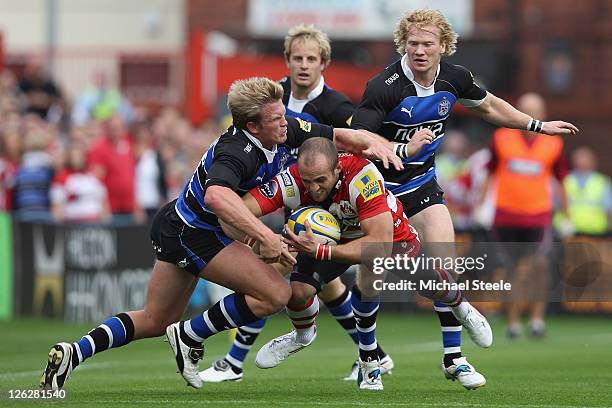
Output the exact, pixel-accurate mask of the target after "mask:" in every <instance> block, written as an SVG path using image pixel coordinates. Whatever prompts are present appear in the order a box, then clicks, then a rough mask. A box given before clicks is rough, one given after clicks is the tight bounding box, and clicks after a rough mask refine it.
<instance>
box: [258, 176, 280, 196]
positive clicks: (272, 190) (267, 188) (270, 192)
mask: <svg viewBox="0 0 612 408" xmlns="http://www.w3.org/2000/svg"><path fill="white" fill-rule="evenodd" d="M277 191H278V184H276V180H270V181H269V182H267V183H266V184H262V185H261V186H259V192H260V193H261V195H263V196H264V197H266V198H273V197H274V196H275V195H276V192H277Z"/></svg>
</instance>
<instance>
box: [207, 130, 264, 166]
mask: <svg viewBox="0 0 612 408" xmlns="http://www.w3.org/2000/svg"><path fill="white" fill-rule="evenodd" d="M214 149H215V150H214V153H215V156H220V155H230V156H234V157H237V158H240V159H246V158H250V157H253V158H255V157H256V156H257V149H258V147H257V146H256V145H255V144H254V143H253V142H252V141H251V140H250V139H249V138H248V137H247V135H246V134H245V133H244V132H243V131H242V130H240V129H238V128H237V127H235V126H230V127H229V128H228V129H227V131H226V132H225V133H224V134H222V135H221V137H219V140H218V141H217V143H216V145H215V146H214Z"/></svg>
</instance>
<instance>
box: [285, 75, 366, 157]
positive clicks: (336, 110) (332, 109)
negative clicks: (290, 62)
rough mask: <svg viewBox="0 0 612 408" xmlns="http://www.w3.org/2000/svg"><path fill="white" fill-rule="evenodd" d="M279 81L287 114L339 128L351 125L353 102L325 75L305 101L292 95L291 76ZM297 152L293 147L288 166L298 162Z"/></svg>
mask: <svg viewBox="0 0 612 408" xmlns="http://www.w3.org/2000/svg"><path fill="white" fill-rule="evenodd" d="M279 83H280V84H281V85H282V87H283V105H285V108H286V114H287V115H289V116H293V117H295V118H300V119H303V120H307V121H309V122H313V123H322V124H324V125H329V126H333V127H339V128H345V127H349V126H350V125H351V118H352V116H353V111H354V110H355V107H354V106H353V103H352V102H351V101H350V100H349V98H347V97H346V96H345V95H344V94H342V93H340V92H338V91H336V90H333V89H332V88H330V87H329V86H327V84H326V83H325V80H324V79H323V77H321V80H320V81H319V85H317V87H316V88H315V89H313V90H312V91H311V92H310V94H309V95H308V99H307V100H304V101H302V100H298V99H294V98H292V97H291V78H290V77H284V78H283V79H281V80H280V81H279ZM297 154H298V148H294V149H291V158H290V159H289V161H287V164H286V167H289V166H291V165H292V164H294V163H295V162H297Z"/></svg>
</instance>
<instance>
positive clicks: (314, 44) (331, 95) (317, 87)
mask: <svg viewBox="0 0 612 408" xmlns="http://www.w3.org/2000/svg"><path fill="white" fill-rule="evenodd" d="M284 46H285V50H284V55H285V60H286V63H287V69H288V70H289V76H287V77H285V78H283V79H282V80H281V81H280V84H281V85H282V87H283V91H284V92H283V104H284V105H285V106H286V109H287V115H290V116H294V117H296V118H300V119H303V120H307V121H309V122H312V123H322V124H325V125H330V126H334V127H343V128H344V127H349V125H350V121H351V116H352V114H353V110H354V106H353V104H352V102H351V101H350V100H349V99H348V98H347V97H346V96H345V95H343V94H342V93H340V92H338V91H336V90H334V89H332V88H330V87H329V86H328V85H327V84H326V83H325V79H324V78H323V72H324V71H325V69H326V68H327V67H328V66H329V63H330V61H331V45H330V41H329V38H328V37H327V35H326V34H325V33H324V32H322V31H321V30H318V29H316V28H315V27H313V26H312V25H303V24H302V25H298V26H295V27H293V28H291V29H290V30H289V31H288V34H287V36H286V37H285V45H284ZM295 157H297V149H293V151H292V158H291V159H289V161H288V162H287V165H290V164H291V163H293V162H294V161H295ZM319 298H320V299H321V300H322V301H323V303H324V304H325V306H326V307H327V309H328V310H329V312H330V313H331V314H332V315H333V316H334V318H335V319H336V320H337V321H338V323H339V324H340V325H341V326H342V327H343V328H344V330H345V331H346V332H347V334H348V335H349V336H350V337H351V339H352V340H353V342H354V343H355V344H356V345H357V344H358V343H359V340H358V337H357V329H356V326H355V317H354V315H353V310H352V308H351V291H350V290H349V289H348V288H347V287H346V286H345V285H344V284H343V283H342V281H341V280H340V278H336V279H334V280H332V281H331V282H329V283H328V284H326V285H325V286H324V288H323V290H322V291H321V292H320V293H319ZM264 324H265V319H261V320H259V321H256V322H253V323H251V324H250V325H247V326H244V327H240V328H238V331H237V333H236V337H235V339H234V341H233V344H232V346H231V348H230V350H229V351H228V353H227V354H226V355H225V357H224V358H223V359H220V360H216V361H214V362H213V364H212V366H211V367H209V368H207V369H206V370H204V371H202V372H201V373H200V377H202V379H203V380H204V381H205V382H222V381H239V380H241V379H242V378H243V369H242V367H243V363H244V360H245V359H246V357H247V354H248V352H249V350H250V348H251V347H252V345H253V344H254V343H255V341H256V339H257V336H258V335H259V333H260V332H261V330H262V328H263V326H264ZM377 352H378V357H379V358H380V360H381V370H382V373H383V374H386V373H387V372H389V371H390V370H392V369H393V360H392V359H391V357H389V356H388V355H387V354H386V353H385V352H384V351H383V350H382V348H380V347H379V348H378V350H377ZM357 368H358V364H357V361H355V362H354V363H353V365H352V367H351V372H350V373H349V375H348V376H346V377H345V380H347V381H355V380H356V379H357Z"/></svg>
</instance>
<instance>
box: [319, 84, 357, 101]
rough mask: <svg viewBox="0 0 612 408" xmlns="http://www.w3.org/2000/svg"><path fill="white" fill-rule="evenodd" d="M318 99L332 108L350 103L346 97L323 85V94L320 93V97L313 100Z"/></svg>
mask: <svg viewBox="0 0 612 408" xmlns="http://www.w3.org/2000/svg"><path fill="white" fill-rule="evenodd" d="M319 98H320V99H321V100H324V101H325V102H326V103H328V104H330V105H331V106H334V105H335V104H338V103H344V102H350V99H349V98H348V96H346V95H345V94H343V93H342V92H340V91H337V90H335V89H333V88H331V87H330V86H329V85H327V84H325V86H324V87H323V92H321V95H319V96H318V97H317V98H315V100H316V99H319Z"/></svg>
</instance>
